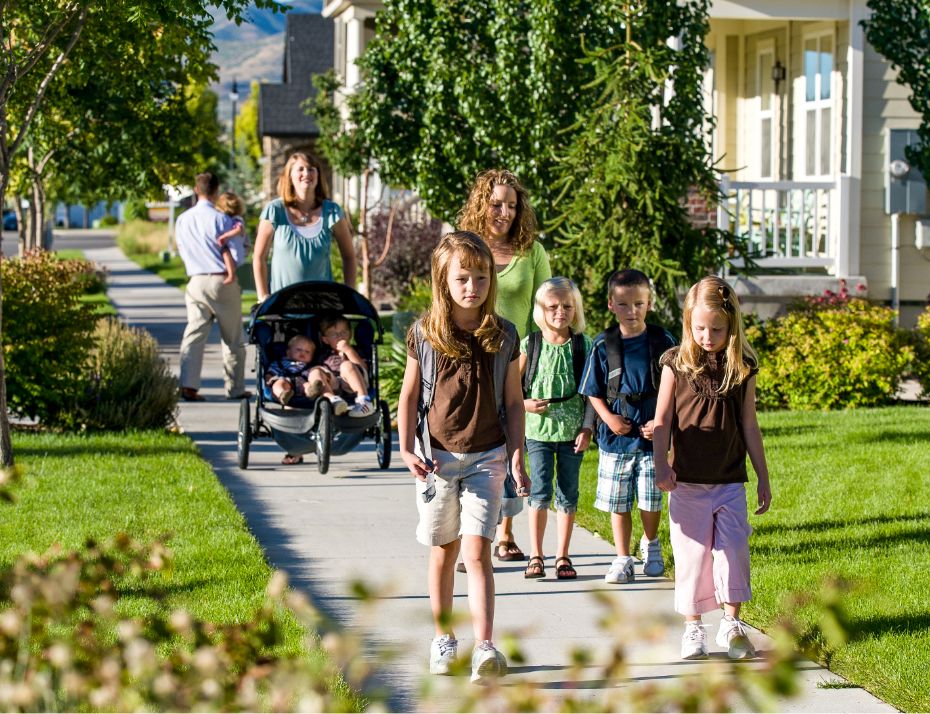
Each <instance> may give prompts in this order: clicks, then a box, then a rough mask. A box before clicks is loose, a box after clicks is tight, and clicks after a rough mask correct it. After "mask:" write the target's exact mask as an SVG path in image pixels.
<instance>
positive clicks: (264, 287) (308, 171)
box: [252, 151, 356, 302]
mask: <svg viewBox="0 0 930 714" xmlns="http://www.w3.org/2000/svg"><path fill="white" fill-rule="evenodd" d="M278 196H279V198H277V199H275V200H274V201H272V202H271V203H269V204H268V205H266V206H265V208H264V210H263V211H262V215H261V220H260V221H259V224H258V233H257V234H256V236H255V252H254V253H253V256H252V271H253V272H254V274H255V289H256V292H257V293H258V300H259V302H261V301H262V300H264V299H265V298H266V297H268V294H269V293H270V292H276V291H278V290H280V289H281V288H284V287H287V286H288V285H292V284H294V283H299V282H303V281H304V280H332V279H333V271H332V265H331V264H330V259H329V256H330V244H331V243H332V240H333V238H335V239H336V245H337V247H338V248H339V253H340V254H341V255H342V271H343V276H344V278H343V279H344V282H345V284H346V285H348V286H349V287H350V288H354V287H355V270H356V268H355V246H354V245H353V243H352V226H351V224H350V223H349V219H348V218H347V217H346V215H345V214H344V213H343V211H342V208H340V207H339V205H338V204H336V203H334V202H333V201H330V200H329V188H328V186H327V185H326V179H325V177H324V176H323V173H322V166H321V165H320V162H319V161H317V159H316V158H315V157H313V156H310V155H309V154H305V153H303V152H300V151H298V152H295V153H293V154H291V156H290V158H288V160H287V163H286V164H285V165H284V170H283V171H281V176H280V178H279V179H278ZM269 250H270V251H271V285H270V289H269V282H268V252H269Z"/></svg>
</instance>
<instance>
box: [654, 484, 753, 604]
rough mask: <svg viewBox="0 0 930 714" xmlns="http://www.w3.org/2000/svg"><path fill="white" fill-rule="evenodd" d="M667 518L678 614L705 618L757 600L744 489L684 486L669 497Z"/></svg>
mask: <svg viewBox="0 0 930 714" xmlns="http://www.w3.org/2000/svg"><path fill="white" fill-rule="evenodd" d="M668 519H669V524H670V525H669V531H670V535H671V540H672V551H673V552H674V554H675V610H676V611H677V612H679V613H681V614H682V615H700V614H702V613H705V612H710V611H711V610H716V609H717V608H719V607H720V604H721V603H725V602H730V603H735V602H746V601H747V600H749V599H750V598H751V597H752V591H751V590H750V588H749V534H750V533H752V528H751V527H750V526H749V520H748V517H747V513H746V489H745V486H744V484H742V483H726V484H715V485H709V484H699V483H679V484H678V487H677V488H676V489H675V490H674V491H672V492H671V494H670V495H669V499H668Z"/></svg>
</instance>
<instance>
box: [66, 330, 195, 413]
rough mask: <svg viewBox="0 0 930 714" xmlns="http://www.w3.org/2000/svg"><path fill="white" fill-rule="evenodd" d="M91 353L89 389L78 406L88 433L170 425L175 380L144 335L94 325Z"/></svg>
mask: <svg viewBox="0 0 930 714" xmlns="http://www.w3.org/2000/svg"><path fill="white" fill-rule="evenodd" d="M94 341H95V346H94V348H93V351H92V352H91V360H90V368H91V387H90V389H89V390H88V393H87V395H86V397H85V399H84V401H83V403H82V404H81V408H80V412H81V421H82V422H83V425H84V427H85V428H87V429H94V430H121V429H158V428H163V427H166V426H168V425H169V424H171V423H172V422H173V421H174V414H175V409H176V408H177V403H178V381H177V379H176V378H175V377H174V375H172V374H171V370H170V369H169V367H168V363H167V362H165V360H164V359H162V358H161V356H160V355H159V354H158V343H157V342H156V341H155V340H154V339H153V338H152V336H151V335H150V334H149V333H148V332H146V331H145V330H141V329H138V328H132V327H127V326H126V325H124V324H123V323H121V322H120V321H119V320H116V319H113V318H105V319H103V320H100V321H98V323H97V330H96V332H95V333H94Z"/></svg>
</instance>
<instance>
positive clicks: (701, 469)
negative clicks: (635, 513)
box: [659, 347, 758, 484]
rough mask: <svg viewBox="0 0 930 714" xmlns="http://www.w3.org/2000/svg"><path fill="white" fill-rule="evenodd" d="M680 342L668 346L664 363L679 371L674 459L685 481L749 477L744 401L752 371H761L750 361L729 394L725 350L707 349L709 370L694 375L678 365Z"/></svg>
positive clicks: (743, 479) (730, 480)
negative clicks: (723, 385) (725, 388)
mask: <svg viewBox="0 0 930 714" xmlns="http://www.w3.org/2000/svg"><path fill="white" fill-rule="evenodd" d="M677 354H678V348H677V347H673V348H672V349H670V350H668V351H667V352H666V353H665V354H664V355H662V359H661V360H660V362H659V363H660V364H661V365H663V366H668V367H671V369H672V371H673V372H675V409H674V413H673V415H672V424H671V456H670V459H669V464H670V465H671V467H672V469H674V471H675V475H676V477H677V479H678V481H680V482H682V483H706V484H722V483H744V482H746V481H748V480H749V477H748V475H747V473H746V441H745V439H744V438H743V427H742V424H743V402H744V400H745V397H746V385H747V383H748V382H749V377H752V376H753V375H755V374H756V373H757V372H758V369H756V367H755V365H753V364H751V363H748V362H747V364H749V366H750V372H749V377H747V378H746V379H745V380H744V381H743V382H742V383H741V384H739V385H737V386H736V387H733V388H731V389H730V390H729V391H728V392H726V393H725V394H720V393H719V392H718V389H719V388H720V384H721V382H722V381H723V375H724V370H725V367H726V355H725V354H723V353H718V354H710V353H707V354H706V357H707V363H706V365H707V366H706V367H705V369H704V371H703V372H702V373H701V374H699V375H698V376H697V377H695V378H693V379H692V378H689V377H688V376H687V375H685V374H683V373H680V372H678V371H676V370H675V364H674V362H675V357H676V356H677Z"/></svg>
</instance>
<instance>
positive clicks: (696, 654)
mask: <svg viewBox="0 0 930 714" xmlns="http://www.w3.org/2000/svg"><path fill="white" fill-rule="evenodd" d="M661 364H662V365H663V366H662V383H661V385H660V387H659V400H658V406H657V407H656V417H655V430H654V434H653V439H654V444H655V469H656V485H657V486H658V487H659V488H660V489H662V490H663V491H669V492H671V493H670V495H669V505H668V513H669V525H670V528H669V530H670V535H671V541H672V551H673V552H674V554H675V609H676V610H677V611H678V612H680V613H681V614H682V615H684V617H685V632H684V635H683V636H682V641H681V656H682V658H684V659H700V658H704V657H707V645H706V642H705V639H706V638H705V635H704V629H703V625H702V623H701V615H702V614H703V613H705V612H711V611H713V610H718V609H719V608H720V607H721V606H722V607H723V610H724V617H723V619H722V620H721V622H720V629H719V631H718V632H717V636H716V638H715V639H716V643H717V645H718V646H720V647H723V648H725V649H726V650H727V654H728V655H729V656H730V657H731V658H732V659H742V658H745V657H752V656H754V655H755V651H754V649H753V646H752V643H751V642H750V641H749V636H748V632H747V629H746V625H745V623H744V622H743V621H742V620H740V619H739V611H740V605H741V604H742V603H743V602H745V601H747V600H749V599H750V597H751V595H752V592H751V590H750V586H749V534H750V533H751V532H752V529H751V528H750V527H749V521H748V516H747V509H746V493H745V486H744V485H743V484H744V483H745V482H746V481H747V480H748V477H747V474H746V454H747V453H748V454H749V459H750V461H751V462H752V467H753V469H754V470H755V472H756V476H757V477H758V485H757V488H756V492H757V498H758V503H759V507H758V509H757V510H756V511H755V513H756V515H761V514H762V513H765V512H766V511H767V510H768V508H769V505H770V504H771V500H772V491H771V487H770V486H769V475H768V468H767V467H766V464H765V451H764V450H763V447H762V434H761V432H760V430H759V423H758V421H757V419H756V377H755V375H756V372H757V369H756V364H757V360H756V356H755V353H754V352H753V350H752V348H751V347H750V346H749V343H748V342H747V341H746V335H745V333H744V331H743V321H742V315H741V313H740V307H739V301H738V299H737V297H736V293H735V292H734V291H733V290H732V288H730V286H729V285H727V283H726V282H725V281H723V280H721V279H720V278H717V277H707V278H704V279H703V280H701V281H700V282H698V283H696V284H695V285H693V286H692V287H691V289H690V290H689V291H688V295H687V297H686V298H685V306H684V315H683V334H682V339H681V346H680V347H677V348H673V349H671V350H669V351H668V352H666V353H665V355H664V356H663V357H662V361H661ZM670 451H671V453H670Z"/></svg>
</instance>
